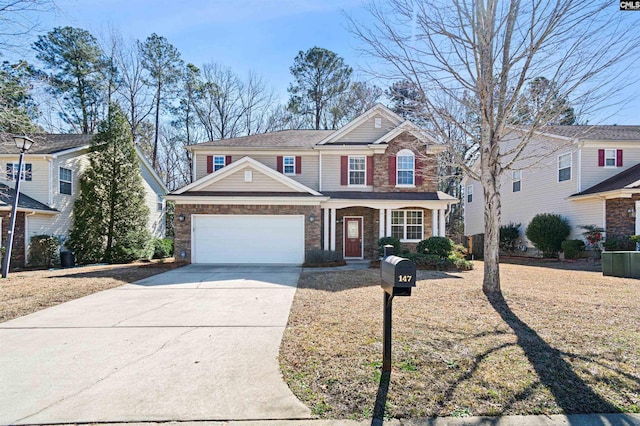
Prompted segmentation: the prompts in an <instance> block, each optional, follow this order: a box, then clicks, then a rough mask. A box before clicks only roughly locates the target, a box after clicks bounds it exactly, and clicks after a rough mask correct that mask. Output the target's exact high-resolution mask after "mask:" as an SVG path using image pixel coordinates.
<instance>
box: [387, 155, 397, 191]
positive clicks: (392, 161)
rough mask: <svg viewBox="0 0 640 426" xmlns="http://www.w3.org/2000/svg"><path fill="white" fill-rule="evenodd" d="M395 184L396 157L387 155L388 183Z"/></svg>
mask: <svg viewBox="0 0 640 426" xmlns="http://www.w3.org/2000/svg"><path fill="white" fill-rule="evenodd" d="M395 184H396V157H395V156H391V157H389V185H395Z"/></svg>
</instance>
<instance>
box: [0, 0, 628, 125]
mask: <svg viewBox="0 0 640 426" xmlns="http://www.w3.org/2000/svg"><path fill="white" fill-rule="evenodd" d="M367 3H368V2H367V0H56V5H57V7H58V10H57V11H56V12H52V13H42V14H40V15H39V20H40V25H39V29H40V33H44V32H47V31H49V30H51V29H52V28H53V27H55V26H65V25H69V26H76V27H81V28H84V29H86V30H89V31H90V32H91V33H93V34H94V35H96V36H98V37H100V35H101V34H102V35H107V34H108V33H109V31H110V28H115V29H117V30H118V31H119V32H120V33H121V34H122V36H123V37H125V38H126V39H129V38H130V39H140V40H144V39H145V38H146V37H147V36H149V35H150V34H151V33H153V32H155V33H157V34H159V35H161V36H164V37H166V38H167V39H168V40H169V41H170V42H171V43H172V44H173V45H175V46H176V47H177V48H178V50H179V51H180V52H181V54H182V58H183V59H184V60H185V62H192V63H194V64H195V65H197V66H201V65H202V64H203V63H207V62H215V63H218V64H220V65H223V66H227V67H230V68H231V69H232V70H233V71H235V72H236V73H237V74H239V75H241V76H246V75H247V73H248V72H249V71H254V72H256V73H257V74H259V75H261V76H262V77H263V78H264V80H265V81H266V82H267V84H269V85H270V86H271V87H272V88H273V89H274V90H275V91H276V93H277V94H278V96H279V97H280V98H281V100H282V101H285V100H286V99H287V97H288V95H287V91H286V89H287V86H288V85H289V83H290V82H291V80H292V76H291V74H290V72H289V67H290V66H291V65H292V63H293V59H294V58H295V56H296V55H297V53H298V52H299V51H300V50H303V51H304V50H307V49H309V48H311V47H313V46H319V47H323V48H326V49H329V50H332V51H334V52H336V53H337V54H338V55H340V56H342V57H343V58H344V59H345V62H346V63H347V64H348V65H350V66H352V67H353V68H354V70H355V78H356V79H367V78H368V76H367V75H365V74H362V73H359V69H360V68H361V67H362V68H366V62H367V59H368V58H366V57H363V56H361V55H359V54H358V52H357V47H358V43H359V42H358V40H357V39H356V38H355V37H354V36H353V35H352V34H350V33H349V31H348V30H347V28H346V18H345V13H346V14H348V15H350V16H352V17H354V18H355V19H356V20H359V21H361V20H365V21H366V19H367V18H368V12H367V11H366V10H365V5H366V4H367ZM612 7H616V8H617V5H614V6H612ZM612 12H613V13H626V14H627V15H625V18H627V19H637V21H638V28H640V12H635V13H634V12H618V11H617V10H615V11H612ZM36 35H37V33H36V34H32V36H31V38H30V40H29V41H28V42H27V43H25V44H26V45H30V44H31V43H32V42H33V41H34V40H35V37H36ZM25 42H26V40H25ZM621 42H624V40H621ZM26 50H27V53H26V55H27V59H29V60H33V58H32V57H31V58H30V57H29V55H33V52H32V51H31V50H30V49H26ZM7 59H15V58H10V55H7ZM378 85H379V86H380V87H382V88H386V87H387V86H388V85H389V83H388V82H378ZM635 87H636V90H632V91H633V92H635V93H633V94H631V93H630V92H626V94H627V95H630V96H631V97H633V98H632V99H631V101H630V102H629V103H627V104H626V105H624V106H621V105H618V106H616V107H615V108H609V109H608V110H606V111H601V113H600V117H590V118H589V123H590V124H614V123H617V124H638V125H640V84H639V85H636V86H635Z"/></svg>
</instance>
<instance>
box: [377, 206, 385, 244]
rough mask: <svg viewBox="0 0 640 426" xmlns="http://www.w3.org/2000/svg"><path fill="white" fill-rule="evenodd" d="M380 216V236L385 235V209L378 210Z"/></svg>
mask: <svg viewBox="0 0 640 426" xmlns="http://www.w3.org/2000/svg"><path fill="white" fill-rule="evenodd" d="M378 214H379V218H378V228H379V232H378V238H382V237H384V209H379V210H378Z"/></svg>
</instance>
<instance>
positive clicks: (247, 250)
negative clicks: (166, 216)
mask: <svg viewBox="0 0 640 426" xmlns="http://www.w3.org/2000/svg"><path fill="white" fill-rule="evenodd" d="M192 223H193V230H192V234H191V238H192V239H191V241H192V255H191V262H192V263H293V264H301V263H303V262H304V216H303V215H299V216H298V215H286V216H285V215H282V216H274V215H269V216H262V215H194V216H193V218H192Z"/></svg>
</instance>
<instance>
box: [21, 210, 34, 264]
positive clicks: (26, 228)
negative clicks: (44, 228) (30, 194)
mask: <svg viewBox="0 0 640 426" xmlns="http://www.w3.org/2000/svg"><path fill="white" fill-rule="evenodd" d="M34 214H36V212H35V211H33V210H32V211H31V213H27V212H25V213H24V263H25V265H26V264H27V263H28V262H29V258H28V255H29V240H28V238H27V237H28V236H29V226H28V225H27V218H28V217H29V216H33V215H34Z"/></svg>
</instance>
